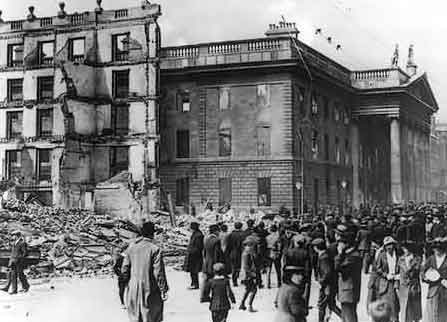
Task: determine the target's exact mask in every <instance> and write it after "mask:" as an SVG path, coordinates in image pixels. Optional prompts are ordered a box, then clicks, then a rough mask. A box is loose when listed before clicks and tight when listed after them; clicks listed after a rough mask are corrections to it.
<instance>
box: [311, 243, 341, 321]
mask: <svg viewBox="0 0 447 322" xmlns="http://www.w3.org/2000/svg"><path fill="white" fill-rule="evenodd" d="M312 248H313V250H314V252H315V253H316V254H317V263H316V268H315V276H316V279H317V281H318V282H319V284H320V294H319V297H318V321H319V322H324V321H326V316H327V314H326V313H327V309H330V310H332V311H333V312H334V313H335V314H337V315H338V316H339V317H340V318H341V310H340V309H339V308H338V307H337V305H336V303H335V295H336V291H337V284H336V283H337V279H336V275H335V272H334V262H333V258H332V257H331V256H330V255H329V252H328V251H327V248H326V242H325V241H324V239H322V238H316V239H314V240H313V241H312Z"/></svg>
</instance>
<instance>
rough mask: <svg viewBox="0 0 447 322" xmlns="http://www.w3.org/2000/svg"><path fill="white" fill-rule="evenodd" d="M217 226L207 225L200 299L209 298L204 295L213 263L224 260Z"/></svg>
mask: <svg viewBox="0 0 447 322" xmlns="http://www.w3.org/2000/svg"><path fill="white" fill-rule="evenodd" d="M218 235H219V226H218V225H211V226H210V227H209V234H208V236H206V238H205V242H204V252H203V254H204V261H203V269H202V272H203V274H204V283H203V286H202V290H201V295H200V301H201V302H207V301H208V300H209V299H207V298H206V296H205V293H204V292H205V287H206V283H207V282H208V281H209V280H210V279H211V278H213V276H214V270H213V265H214V264H216V263H223V262H224V254H223V252H222V247H221V243H220V239H219V237H218Z"/></svg>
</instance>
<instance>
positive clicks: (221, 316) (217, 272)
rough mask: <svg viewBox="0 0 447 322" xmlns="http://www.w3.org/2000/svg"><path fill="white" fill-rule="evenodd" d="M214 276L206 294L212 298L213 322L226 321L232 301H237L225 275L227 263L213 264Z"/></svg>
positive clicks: (207, 286)
mask: <svg viewBox="0 0 447 322" xmlns="http://www.w3.org/2000/svg"><path fill="white" fill-rule="evenodd" d="M213 270H214V278H213V279H211V280H210V281H209V283H208V284H207V285H206V289H205V294H206V296H207V297H209V298H210V307H209V308H210V311H211V318H212V321H213V322H225V321H226V320H227V317H228V311H229V310H230V309H231V304H230V301H231V303H233V304H235V303H236V298H235V297H234V294H233V291H232V290H231V286H230V281H229V279H228V278H227V277H225V265H224V264H223V263H216V264H214V265H213ZM210 294H211V295H210Z"/></svg>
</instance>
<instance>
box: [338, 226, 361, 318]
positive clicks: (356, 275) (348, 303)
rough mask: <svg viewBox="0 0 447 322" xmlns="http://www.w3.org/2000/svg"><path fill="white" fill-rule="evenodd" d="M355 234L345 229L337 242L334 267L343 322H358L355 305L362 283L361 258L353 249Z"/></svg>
mask: <svg viewBox="0 0 447 322" xmlns="http://www.w3.org/2000/svg"><path fill="white" fill-rule="evenodd" d="M354 239H355V232H351V231H349V229H346V232H345V233H343V235H342V236H340V238H339V240H338V242H337V255H336V256H335V259H334V267H335V271H336V273H337V279H338V293H337V295H338V300H339V302H340V303H341V312H342V317H343V321H344V322H358V316H357V305H358V303H359V301H360V290H361V282H362V257H361V256H360V253H359V252H358V250H357V249H356V247H355V242H354Z"/></svg>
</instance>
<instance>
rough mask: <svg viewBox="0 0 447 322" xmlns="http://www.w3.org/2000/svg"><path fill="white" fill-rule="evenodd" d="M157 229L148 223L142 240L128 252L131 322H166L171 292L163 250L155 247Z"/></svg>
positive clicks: (126, 272)
mask: <svg viewBox="0 0 447 322" xmlns="http://www.w3.org/2000/svg"><path fill="white" fill-rule="evenodd" d="M154 234H155V225H154V223H152V222H145V223H143V225H142V228H141V236H140V237H138V238H137V239H136V240H135V242H134V243H133V244H131V245H130V246H129V248H128V249H127V250H126V251H125V256H124V260H123V267H122V270H121V272H122V276H123V279H125V280H126V281H128V292H127V301H126V304H127V312H128V316H129V320H130V321H131V322H160V321H163V302H164V301H166V300H167V292H168V290H169V288H168V283H167V279H166V271H165V266H164V262H163V254H162V251H161V249H160V248H159V247H158V246H157V245H155V244H154V242H153V238H154Z"/></svg>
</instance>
